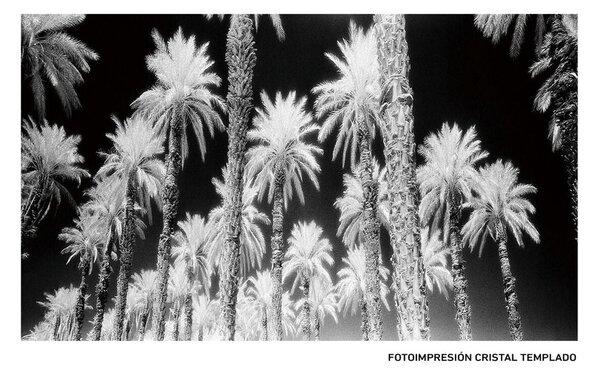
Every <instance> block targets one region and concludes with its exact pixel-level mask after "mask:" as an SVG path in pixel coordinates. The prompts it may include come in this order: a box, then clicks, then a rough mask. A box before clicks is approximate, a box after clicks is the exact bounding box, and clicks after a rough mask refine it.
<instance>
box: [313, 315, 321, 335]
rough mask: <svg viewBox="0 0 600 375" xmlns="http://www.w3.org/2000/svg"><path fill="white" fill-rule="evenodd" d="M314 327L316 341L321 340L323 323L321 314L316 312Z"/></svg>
mask: <svg viewBox="0 0 600 375" xmlns="http://www.w3.org/2000/svg"><path fill="white" fill-rule="evenodd" d="M314 319H315V323H314V327H315V341H320V340H321V321H320V320H319V314H318V313H317V312H316V311H315V314H314Z"/></svg>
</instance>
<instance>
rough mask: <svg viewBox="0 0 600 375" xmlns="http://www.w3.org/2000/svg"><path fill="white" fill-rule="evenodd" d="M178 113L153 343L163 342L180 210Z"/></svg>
mask: <svg viewBox="0 0 600 375" xmlns="http://www.w3.org/2000/svg"><path fill="white" fill-rule="evenodd" d="M181 116H182V114H181V111H180V110H178V111H177V113H176V115H175V118H173V119H172V120H171V124H170V129H169V154H168V156H167V172H166V176H165V182H164V185H163V191H162V200H163V229H162V233H161V234H160V238H159V241H158V254H157V260H156V269H157V271H158V275H157V284H156V289H155V292H154V311H153V312H152V327H154V328H153V329H154V335H155V337H154V338H155V340H157V341H162V340H164V338H165V316H166V313H167V284H168V281H169V258H170V257H171V240H172V237H173V231H174V229H175V219H176V218H177V209H178V206H179V189H178V188H177V178H178V177H179V172H180V171H181V135H182V131H183V118H182V117H181Z"/></svg>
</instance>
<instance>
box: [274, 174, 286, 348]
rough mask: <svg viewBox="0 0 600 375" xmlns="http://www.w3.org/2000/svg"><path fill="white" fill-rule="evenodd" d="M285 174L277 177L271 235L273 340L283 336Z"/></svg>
mask: <svg viewBox="0 0 600 375" xmlns="http://www.w3.org/2000/svg"><path fill="white" fill-rule="evenodd" d="M284 178H285V175H284V173H283V171H278V173H277V175H276V178H275V189H274V190H275V191H274V198H273V234H272V235H271V251H272V256H271V282H272V285H273V290H272V294H271V314H272V315H271V321H272V323H271V327H272V328H271V336H272V337H271V340H278V341H280V340H281V339H282V338H283V326H282V324H281V296H282V294H283V287H282V270H283V183H284Z"/></svg>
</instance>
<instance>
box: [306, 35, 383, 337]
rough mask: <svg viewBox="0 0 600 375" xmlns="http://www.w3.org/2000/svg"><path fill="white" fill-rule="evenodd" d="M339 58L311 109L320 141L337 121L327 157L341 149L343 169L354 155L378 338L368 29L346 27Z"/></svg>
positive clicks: (375, 87)
mask: <svg viewBox="0 0 600 375" xmlns="http://www.w3.org/2000/svg"><path fill="white" fill-rule="evenodd" d="M338 46H339V48H340V51H341V54H342V57H341V58H339V57H337V56H335V55H333V54H330V53H326V54H325V56H326V57H327V58H328V59H329V60H330V61H331V62H332V63H333V64H334V65H335V67H336V68H337V70H338V74H339V78H338V79H337V80H335V81H326V82H323V83H321V84H319V85H318V86H316V87H315V88H314V89H313V93H315V94H316V95H317V99H316V100H315V109H316V111H317V116H318V117H319V118H323V117H324V118H325V120H324V122H323V126H322V127H321V129H320V131H319V141H321V142H323V141H324V140H325V139H326V138H327V137H328V136H329V135H330V134H331V133H332V131H333V130H334V128H335V127H336V126H337V124H338V123H339V124H340V126H339V131H338V132H337V135H336V143H335V148H334V150H333V158H335V157H336V156H337V155H338V153H339V152H340V150H342V149H343V151H342V166H343V165H344V162H345V159H346V155H347V151H348V148H350V155H349V156H350V163H351V166H352V167H353V166H355V165H356V155H357V153H358V155H359V162H360V167H359V171H360V181H361V185H362V188H363V196H364V201H363V205H364V207H363V211H364V215H365V216H364V222H365V225H364V226H363V228H362V235H363V238H364V242H365V246H366V249H367V250H368V251H367V296H366V298H367V309H368V312H369V318H370V322H369V326H370V329H369V332H370V335H369V336H370V338H371V339H373V340H380V339H381V337H382V334H383V323H382V318H381V301H380V300H379V295H380V294H379V275H378V273H377V270H378V262H379V257H380V253H381V249H380V244H379V226H380V223H379V221H378V220H377V214H376V205H377V195H378V193H377V183H376V181H374V180H373V172H372V155H371V143H372V141H373V139H374V138H375V135H376V132H377V127H378V125H379V96H380V88H379V73H378V71H377V44H376V39H375V34H374V32H373V30H372V29H369V30H367V31H366V32H363V30H362V28H359V27H357V26H356V25H355V24H354V23H350V39H349V40H344V41H342V42H338Z"/></svg>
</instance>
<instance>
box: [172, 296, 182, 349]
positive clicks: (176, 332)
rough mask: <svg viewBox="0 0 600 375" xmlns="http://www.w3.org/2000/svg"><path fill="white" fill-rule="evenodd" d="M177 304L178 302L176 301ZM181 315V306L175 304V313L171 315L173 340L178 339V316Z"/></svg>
mask: <svg viewBox="0 0 600 375" xmlns="http://www.w3.org/2000/svg"><path fill="white" fill-rule="evenodd" d="M177 305H178V303H177ZM180 316H181V306H177V307H176V308H175V314H174V315H173V320H174V321H175V329H174V330H173V340H174V341H179V321H180V320H181V319H179V317H180Z"/></svg>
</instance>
